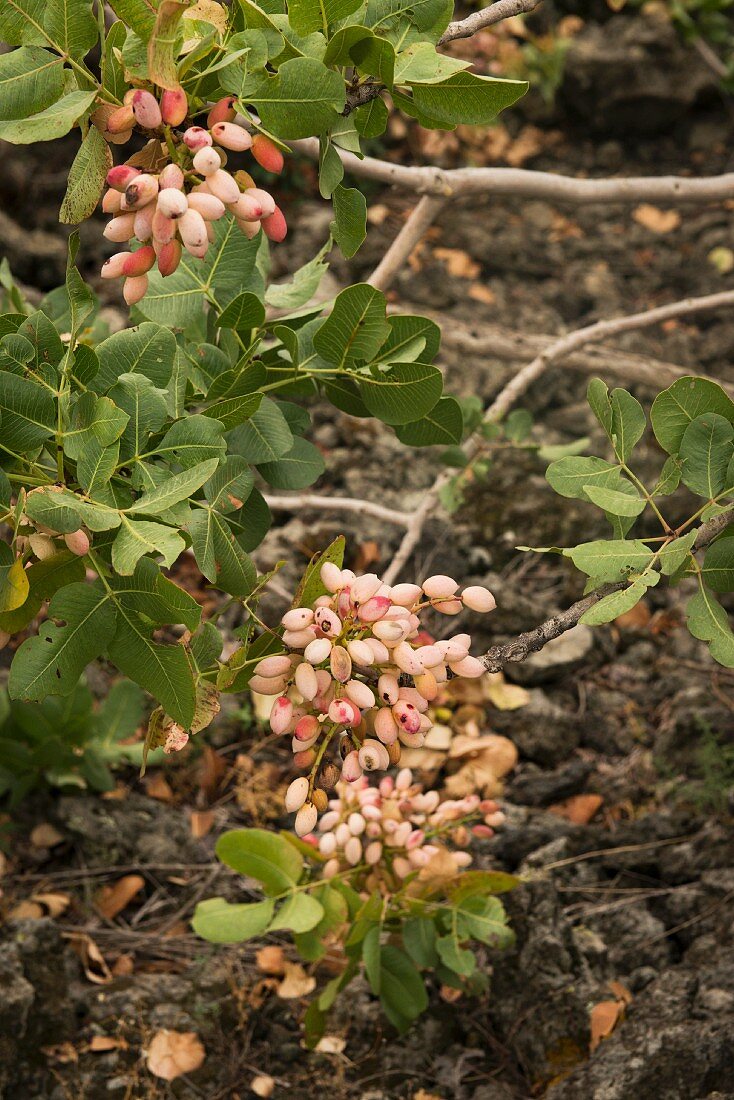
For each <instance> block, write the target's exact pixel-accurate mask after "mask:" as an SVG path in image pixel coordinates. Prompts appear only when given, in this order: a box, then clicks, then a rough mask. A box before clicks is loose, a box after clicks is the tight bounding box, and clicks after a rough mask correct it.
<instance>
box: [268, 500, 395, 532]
mask: <svg viewBox="0 0 734 1100" xmlns="http://www.w3.org/2000/svg"><path fill="white" fill-rule="evenodd" d="M263 497H264V500H265V503H266V504H267V505H268V507H269V508H272V509H273V511H274V512H301V511H304V510H311V509H315V510H316V511H320V512H326V511H335V512H358V513H359V514H361V515H364V516H374V517H375V519H381V520H383V521H384V522H385V523H394V524H395V525H396V526H398V527H406V526H407V523H408V520H409V518H410V516H409V514H408V513H406V512H398V511H397V510H396V509H394V508H385V507H384V506H383V505H382V504H373V503H372V502H371V501H369V500H357V499H356V498H355V497H322V496H319V494H318V493H299V494H298V495H297V496H296V495H295V494H293V495H288V496H283V497H279V496H273V495H272V494H271V493H264V494H263Z"/></svg>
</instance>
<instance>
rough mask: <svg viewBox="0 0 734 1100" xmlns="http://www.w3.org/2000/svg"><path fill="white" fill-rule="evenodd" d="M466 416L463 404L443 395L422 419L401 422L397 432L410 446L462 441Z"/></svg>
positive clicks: (448, 443) (449, 443) (399, 437)
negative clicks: (408, 422)
mask: <svg viewBox="0 0 734 1100" xmlns="http://www.w3.org/2000/svg"><path fill="white" fill-rule="evenodd" d="M463 433H464V418H463V416H462V414H461V406H460V405H459V403H458V401H456V400H455V399H454V398H453V397H442V398H440V399H439V400H438V401H437V402H436V404H435V405H434V406H433V408H432V409H431V411H430V412H429V413H428V414H427V415H426V416H424V417H422V419H421V420H415V421H413V423H411V424H400V425H398V426H397V427H396V429H395V434H396V435H397V437H398V439H399V440H400V442H401V443H405V444H406V445H407V446H409V447H434V446H436V445H437V444H443V445H444V446H447V445H449V446H450V445H451V444H454V443H461V439H462V436H463Z"/></svg>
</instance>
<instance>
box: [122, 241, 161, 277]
mask: <svg viewBox="0 0 734 1100" xmlns="http://www.w3.org/2000/svg"><path fill="white" fill-rule="evenodd" d="M154 263H155V250H154V248H153V246H152V245H150V244H146V245H143V247H142V248H139V249H138V250H137V252H131V253H130V255H129V256H127V257H126V258H125V262H124V263H123V265H122V274H123V275H126V276H128V277H131V276H136V275H145V273H146V271H150V269H151V267H152V266H153V264H154Z"/></svg>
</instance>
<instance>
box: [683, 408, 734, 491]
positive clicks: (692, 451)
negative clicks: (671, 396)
mask: <svg viewBox="0 0 734 1100" xmlns="http://www.w3.org/2000/svg"><path fill="white" fill-rule="evenodd" d="M679 454H680V457H681V459H682V460H683V469H682V472H681V480H682V481H683V483H684V484H685V485H687V486H688V488H689V489H690V490H691V491H692V492H694V493H698V495H699V496H702V497H704V498H705V499H706V500H713V498H714V497H715V496H717V495H718V494H719V493H720V492H721V491H722V489H724V488H726V484H727V481H726V474H727V469H728V466H729V462H730V461H731V458H732V454H734V427H733V426H732V424H731V423H730V422H729V421H728V420H727V419H726V418H725V417H723V416H720V415H719V414H718V413H703V414H702V415H701V416H697V417H696V419H695V420H692V421H691V423H690V424H689V425H688V427H687V428H686V430H685V431H684V433H683V436H682V438H681V441H680V449H679Z"/></svg>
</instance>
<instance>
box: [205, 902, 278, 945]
mask: <svg viewBox="0 0 734 1100" xmlns="http://www.w3.org/2000/svg"><path fill="white" fill-rule="evenodd" d="M274 910H275V902H274V901H273V899H272V898H266V899H265V900H264V901H256V902H254V903H253V904H251V905H247V904H244V905H243V904H240V905H233V904H232V902H229V901H227V900H226V898H207V900H206V901H200V902H199V904H198V905H197V906H196V909H195V911H194V916H193V918H192V921H191V927H192V928H193V930H194V932H196V934H197V936H201V937H202V939H205V940H209V942H210V943H243V942H244V941H245V940H251V939H252V938H253V936H259V935H260V934H261V933H262V932H264V931H265V929H266V928H267V927H268V925H269V924H270V921H271V919H272V916H273V912H274Z"/></svg>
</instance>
